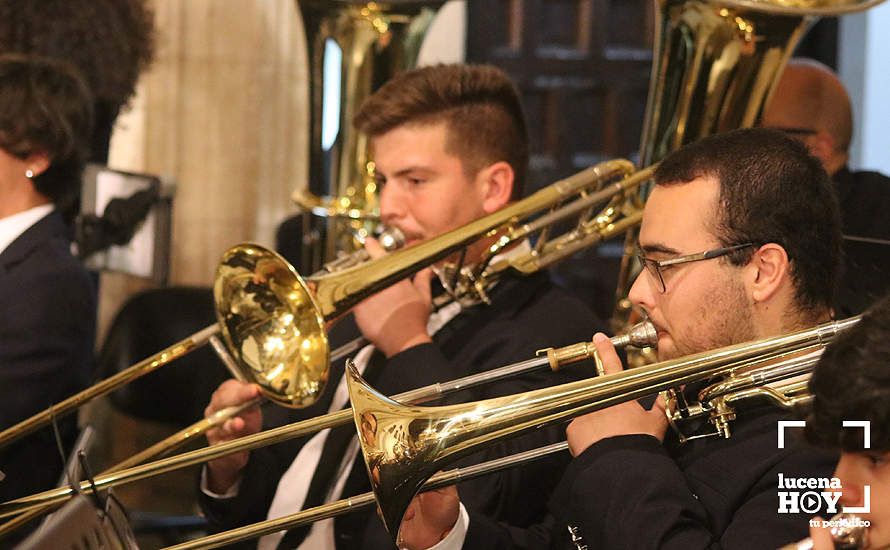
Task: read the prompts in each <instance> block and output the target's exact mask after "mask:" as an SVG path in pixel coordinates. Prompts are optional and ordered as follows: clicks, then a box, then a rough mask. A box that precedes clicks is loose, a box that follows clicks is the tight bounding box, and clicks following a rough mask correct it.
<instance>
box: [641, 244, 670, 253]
mask: <svg viewBox="0 0 890 550" xmlns="http://www.w3.org/2000/svg"><path fill="white" fill-rule="evenodd" d="M637 246H638V247H639V249H640V250H642V251H643V252H644V253H646V254H656V253H660V254H675V255H676V254H679V253H680V251H678V250H677V249H675V248H671V247H669V246H667V245H666V244H661V243H652V244H646V245H643V244H638V245H637Z"/></svg>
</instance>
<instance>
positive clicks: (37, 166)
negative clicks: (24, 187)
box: [23, 151, 49, 176]
mask: <svg viewBox="0 0 890 550" xmlns="http://www.w3.org/2000/svg"><path fill="white" fill-rule="evenodd" d="M23 162H24V164H25V169H27V170H31V171H32V172H34V175H35V176H39V175H40V174H42V173H44V172H46V169H47V168H49V155H48V154H47V153H46V151H34V152H33V153H31V154H30V155H28V156H27V157H25V160H24V161H23Z"/></svg>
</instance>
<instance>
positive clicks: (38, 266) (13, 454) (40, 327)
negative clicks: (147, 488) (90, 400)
mask: <svg viewBox="0 0 890 550" xmlns="http://www.w3.org/2000/svg"><path fill="white" fill-rule="evenodd" d="M95 330H96V299H95V295H94V292H93V285H92V283H91V281H90V278H89V275H88V274H87V272H86V270H85V269H84V268H83V266H81V265H80V263H79V262H77V260H75V259H74V258H73V257H72V256H71V252H70V241H69V240H68V239H67V229H66V227H65V224H64V223H63V222H62V217H61V216H60V215H59V214H58V213H57V212H52V213H51V214H49V215H47V216H46V217H44V218H43V219H41V220H40V221H38V222H37V223H36V224H34V225H33V226H31V227H30V228H28V229H27V230H26V231H25V232H24V233H23V234H22V235H20V236H19V237H18V238H17V239H16V240H15V241H13V242H12V243H10V245H9V246H8V247H7V248H6V249H5V250H4V251H3V252H2V253H0V403H2V406H0V429H5V428H8V427H10V426H12V425H13V424H15V423H17V422H19V421H21V420H24V419H26V418H28V417H30V416H32V415H33V414H35V413H37V412H40V411H41V410H43V409H45V408H46V407H48V406H50V405H52V404H53V403H57V402H59V401H61V400H62V399H64V398H66V397H68V396H70V395H71V394H73V393H76V392H77V391H79V390H81V389H82V388H83V387H84V386H86V384H87V382H88V381H89V378H90V373H91V369H92V357H93V341H94V338H95ZM76 418H77V415H75V414H72V415H69V416H67V417H64V418H63V419H61V420H60V421H59V428H60V431H61V435H62V439H63V442H64V443H65V446H66V450H69V446H70V445H71V444H72V443H73V441H74V438H75V436H76V435H77V434H76V431H77V422H76ZM62 463H63V461H62V458H61V457H60V456H59V451H58V450H57V447H56V443H55V438H54V437H53V430H52V428H51V427H49V428H45V429H42V430H40V431H39V432H37V433H35V434H33V435H30V436H27V437H25V438H23V439H20V440H18V441H16V442H14V443H11V444H9V445H8V446H5V447H4V448H2V449H0V470H2V471H3V472H4V473H5V474H6V476H7V477H6V479H4V480H3V481H0V499H2V500H3V501H6V500H10V499H12V498H16V497H20V496H24V495H27V494H31V493H35V492H38V491H43V490H46V489H50V488H52V487H55V486H56V484H57V483H58V479H59V476H60V474H61V471H62Z"/></svg>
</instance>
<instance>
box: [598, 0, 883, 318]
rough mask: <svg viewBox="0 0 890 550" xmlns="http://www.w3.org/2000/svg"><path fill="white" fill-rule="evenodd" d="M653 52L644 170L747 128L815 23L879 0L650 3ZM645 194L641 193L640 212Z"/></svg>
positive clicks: (625, 310)
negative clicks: (653, 5)
mask: <svg viewBox="0 0 890 550" xmlns="http://www.w3.org/2000/svg"><path fill="white" fill-rule="evenodd" d="M656 1H657V5H658V10H657V14H656V23H655V28H656V36H655V52H654V54H653V62H652V73H651V77H650V80H649V102H648V103H647V105H646V115H645V119H644V123H643V134H642V136H641V138H640V164H641V165H642V166H649V165H651V164H653V163H655V162H658V161H660V160H661V159H663V158H664V157H665V156H666V155H667V154H668V153H670V152H672V151H674V150H676V149H679V148H680V147H681V146H683V145H685V144H687V143H692V142H693V141H696V140H698V139H699V138H702V137H705V136H708V135H711V134H716V133H720V132H725V131H728V130H734V129H736V128H747V127H750V126H753V125H754V124H755V123H756V122H757V121H758V119H759V118H760V115H761V112H762V111H763V108H764V106H765V105H766V102H767V100H768V99H769V97H770V94H771V93H772V91H773V88H774V87H775V84H776V82H777V81H778V79H779V77H780V76H781V73H782V69H783V68H784V67H785V63H786V62H787V60H788V58H789V57H790V56H791V54H792V52H793V51H794V48H795V47H796V46H797V44H798V43H799V42H800V40H801V38H802V37H803V36H804V34H806V31H807V30H808V29H809V28H810V26H811V25H812V24H813V23H815V22H816V21H817V20H818V19H819V17H821V16H837V15H843V14H846V13H852V12H855V11H861V10H865V9H868V8H870V7H872V6H875V5H877V4H879V3H881V2H882V1H883V0H656ZM649 190H650V186H643V187H641V188H640V189H639V190H638V192H637V194H636V196H635V197H634V199H635V201H636V202H637V203H638V204H642V202H643V201H644V200H645V198H646V197H647V196H648V193H649ZM637 236H638V232H637V231H629V232H628V233H627V235H626V237H625V252H626V253H625V254H624V257H623V258H622V262H621V267H620V270H619V275H618V287H617V290H616V302H615V312H614V315H613V319H612V324H613V330H620V327H624V326H627V324H628V321H629V318H630V316H631V304H630V301H629V300H628V299H627V295H628V292H629V291H630V284H631V282H632V280H631V273H632V271H633V270H634V268H635V267H636V266H635V265H634V260H633V254H628V253H627V252H628V251H630V250H632V247H633V246H634V245H635V244H636V241H637Z"/></svg>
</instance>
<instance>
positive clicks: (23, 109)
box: [0, 55, 93, 206]
mask: <svg viewBox="0 0 890 550" xmlns="http://www.w3.org/2000/svg"><path fill="white" fill-rule="evenodd" d="M92 116H93V115H92V98H91V96H90V92H89V90H88V88H87V85H86V84H85V83H84V81H83V79H82V78H81V77H80V76H79V74H78V73H77V71H76V69H74V68H73V67H72V66H70V65H68V64H67V63H63V62H61V61H56V60H52V59H47V58H38V57H31V56H21V55H5V56H0V148H3V150H4V151H6V152H7V153H9V154H10V155H12V156H15V157H17V158H20V159H24V158H26V157H28V155H31V154H32V153H37V152H43V153H46V154H47V156H49V160H50V166H49V168H47V169H46V170H45V171H44V172H43V173H41V174H39V175H36V176H34V178H33V179H32V181H33V182H34V187H35V189H37V191H38V192H40V193H41V194H42V195H44V196H46V197H47V198H49V199H50V200H51V201H52V202H53V203H55V204H56V205H59V206H61V205H62V203H64V202H66V201H69V200H72V199H73V197H75V196H77V195H78V194H79V191H80V177H81V174H82V172H83V166H84V163H85V161H86V158H87V155H88V147H89V137H90V131H91V127H92Z"/></svg>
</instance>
